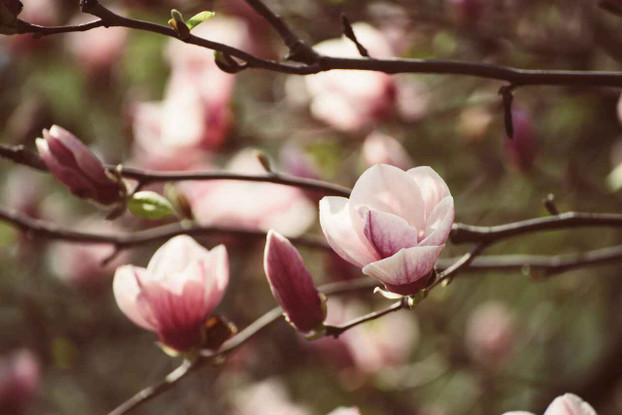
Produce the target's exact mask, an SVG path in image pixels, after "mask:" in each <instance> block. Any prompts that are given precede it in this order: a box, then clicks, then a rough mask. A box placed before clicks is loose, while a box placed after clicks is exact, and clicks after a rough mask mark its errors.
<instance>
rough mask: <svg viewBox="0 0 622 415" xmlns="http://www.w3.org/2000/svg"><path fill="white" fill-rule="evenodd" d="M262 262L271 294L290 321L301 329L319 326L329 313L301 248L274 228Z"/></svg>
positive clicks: (269, 233) (312, 328)
mask: <svg viewBox="0 0 622 415" xmlns="http://www.w3.org/2000/svg"><path fill="white" fill-rule="evenodd" d="M263 264H264V265H263V266H264V271H265V272H266V276H267V277H268V282H269V283H270V289H271V290H272V294H273V295H274V298H276V300H277V301H278V302H279V304H280V305H281V307H282V308H283V311H284V312H285V315H286V316H287V319H288V320H289V322H290V323H291V324H292V325H293V326H294V327H296V329H297V330H299V331H301V332H302V333H309V332H311V331H313V330H315V329H317V328H319V327H320V326H321V325H322V323H323V322H324V318H325V317H326V309H325V307H324V300H323V299H322V297H321V295H320V293H319V292H318V290H317V288H315V285H313V279H312V278H311V274H310V273H309V270H307V267H305V264H304V262H303V261H302V257H301V256H300V254H299V253H298V250H297V249H296V248H295V247H294V245H292V243H291V242H290V241H288V240H287V238H285V237H284V236H283V235H281V234H279V233H277V232H275V231H274V230H272V229H271V230H270V231H269V232H268V236H267V238H266V248H265V251H264V260H263Z"/></svg>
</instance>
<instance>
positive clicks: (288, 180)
mask: <svg viewBox="0 0 622 415" xmlns="http://www.w3.org/2000/svg"><path fill="white" fill-rule="evenodd" d="M0 157H2V158H6V159H8V160H11V161H13V162H15V163H18V164H23V165H25V166H29V167H32V168H35V169H38V170H42V171H46V170H47V167H46V166H45V164H44V163H43V160H42V159H41V157H40V156H39V155H38V154H37V153H35V152H33V151H30V150H28V149H26V148H24V147H23V146H10V145H4V144H0ZM106 168H107V169H108V170H109V171H110V172H111V173H114V174H119V175H120V176H121V177H124V178H126V179H132V180H137V181H138V182H139V184H140V186H141V187H142V186H145V185H147V184H150V183H161V182H175V181H177V182H179V181H198V180H238V181H247V182H267V183H275V184H282V185H286V186H294V187H298V188H301V189H304V190H311V191H315V192H320V193H322V194H325V195H336V196H346V197H347V196H349V195H350V189H348V188H347V187H344V186H340V185H338V184H334V183H329V182H324V181H321V180H314V179H307V178H304V177H296V176H290V175H288V174H282V173H275V172H271V173H266V174H239V173H231V172H223V171H190V172H186V171H183V172H159V171H150V170H143V169H138V168H133V167H124V166H119V165H111V164H109V165H107V166H106Z"/></svg>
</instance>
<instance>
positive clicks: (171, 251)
mask: <svg viewBox="0 0 622 415" xmlns="http://www.w3.org/2000/svg"><path fill="white" fill-rule="evenodd" d="M208 257H209V250H208V249H206V248H204V247H203V246H201V245H199V243H197V242H196V241H195V240H194V239H193V238H191V237H190V236H188V235H179V236H175V237H174V238H171V239H170V240H168V241H167V242H166V243H165V244H164V245H162V246H161V247H160V248H158V250H157V251H156V252H155V254H153V256H152V257H151V260H150V261H149V265H148V266H147V270H149V272H150V273H152V274H153V275H154V277H155V278H156V279H168V276H170V275H173V274H177V273H181V272H183V271H184V270H185V269H186V268H187V267H188V266H189V265H190V264H192V263H194V262H197V261H202V260H208Z"/></svg>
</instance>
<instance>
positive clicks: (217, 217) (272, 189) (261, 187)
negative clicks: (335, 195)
mask: <svg viewBox="0 0 622 415" xmlns="http://www.w3.org/2000/svg"><path fill="white" fill-rule="evenodd" d="M225 170H227V171H232V172H236V173H250V174H261V173H265V170H264V169H263V167H262V166H261V164H260V163H259V161H258V160H257V157H256V155H255V153H254V151H253V150H252V149H245V150H242V151H241V152H240V153H238V154H237V155H236V156H235V157H234V158H233V159H232V160H231V161H230V162H229V163H228V165H227V167H226V169H225ZM180 189H181V191H182V193H184V194H185V195H186V196H187V197H188V200H189V201H190V204H191V206H192V211H193V212H194V215H195V217H196V219H197V220H198V221H199V223H201V224H203V225H206V226H211V225H224V226H235V227H241V228H247V229H260V230H264V231H266V232H267V231H268V230H270V229H274V230H276V231H277V232H279V233H282V234H283V235H285V236H298V235H300V234H302V233H304V232H305V231H306V230H307V229H308V228H309V226H311V225H312V224H313V222H314V221H315V217H316V210H315V207H314V206H313V204H312V203H311V202H310V201H309V200H308V199H307V198H306V197H305V193H304V192H303V191H301V190H300V189H297V188H294V187H291V186H284V185H279V184H272V183H250V182H242V181H231V180H218V181H211V182H186V183H183V184H182V185H181V186H180Z"/></svg>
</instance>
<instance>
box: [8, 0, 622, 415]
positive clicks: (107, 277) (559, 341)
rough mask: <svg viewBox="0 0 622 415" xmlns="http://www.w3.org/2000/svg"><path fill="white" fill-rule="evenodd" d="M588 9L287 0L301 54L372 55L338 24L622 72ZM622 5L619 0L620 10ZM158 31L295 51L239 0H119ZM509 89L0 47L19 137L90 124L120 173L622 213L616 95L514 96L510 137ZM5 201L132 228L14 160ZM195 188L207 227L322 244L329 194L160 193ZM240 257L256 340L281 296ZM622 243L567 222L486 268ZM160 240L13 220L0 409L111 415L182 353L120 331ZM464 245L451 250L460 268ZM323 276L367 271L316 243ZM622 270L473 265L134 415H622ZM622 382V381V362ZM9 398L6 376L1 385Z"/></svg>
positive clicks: (469, 0) (105, 46) (430, 43)
mask: <svg viewBox="0 0 622 415" xmlns="http://www.w3.org/2000/svg"><path fill="white" fill-rule="evenodd" d="M23 2H24V11H23V12H22V14H21V15H20V18H21V19H22V20H25V21H27V22H30V23H36V24H41V25H60V24H74V23H77V22H84V21H88V20H92V17H88V16H83V15H81V14H80V12H79V7H78V2H77V1H68V0H62V1H61V0H23ZM596 3H597V2H596V1H582V0H555V1H545V0H526V1H525V0H524V1H516V0H489V1H483V0H443V1H437V0H421V1H416V0H395V1H366V0H313V1H303V0H272V1H267V4H269V5H270V6H271V7H272V8H273V9H274V10H276V11H278V12H279V13H280V14H281V15H282V16H283V17H285V18H286V19H287V21H288V22H290V23H291V25H292V26H293V27H294V29H295V30H296V31H297V32H298V33H300V34H301V35H302V36H303V37H304V39H306V40H307V41H309V43H311V44H314V45H315V44H317V45H318V46H317V48H318V50H320V51H322V52H323V53H326V54H329V55H335V56H357V52H356V49H355V47H354V45H353V44H352V43H351V42H349V41H347V40H344V39H343V38H342V37H341V21H340V14H341V13H345V14H346V15H347V16H348V17H349V19H350V20H351V21H352V22H353V24H354V31H355V33H356V34H357V36H358V38H359V40H360V41H361V43H363V44H364V45H365V46H366V47H367V49H368V50H369V52H370V55H371V56H372V57H377V58H382V57H392V56H400V57H411V58H424V59H456V60H462V61H469V62H486V63H492V64H503V65H508V66H515V67H520V68H532V69H574V70H610V71H616V70H618V71H619V70H620V69H621V68H622V30H620V29H621V28H622V18H620V16H616V15H615V14H613V13H610V12H608V11H605V10H604V9H602V8H599V7H598V6H597V4H596ZM611 3H616V2H615V1H612V2H611ZM103 4H104V5H105V6H107V7H110V8H112V9H113V10H115V11H116V12H118V13H120V14H123V15H127V16H132V17H135V18H141V19H145V20H149V21H153V22H159V23H162V24H166V22H167V20H168V19H169V18H170V9H171V8H176V9H179V10H180V11H181V12H182V13H184V15H185V16H187V17H189V16H192V15H193V14H194V13H197V12H199V11H202V10H213V11H215V12H216V17H214V18H213V19H211V20H209V21H207V22H205V23H203V24H202V25H200V26H199V27H197V28H196V29H195V30H194V31H193V33H195V34H197V35H199V36H203V37H206V38H208V39H210V40H216V41H221V42H223V43H226V44H228V45H232V46H235V47H238V48H240V49H243V50H246V51H249V52H252V53H254V54H256V55H258V56H261V57H266V58H274V59H276V58H278V57H280V56H283V54H284V53H285V52H286V50H285V49H284V47H283V45H282V44H281V41H280V39H279V38H278V37H277V36H276V35H275V33H274V32H273V31H272V30H271V28H270V27H269V26H267V25H266V23H265V22H263V21H262V20H261V19H259V18H258V17H257V16H256V15H255V14H254V13H253V12H252V10H251V9H249V8H248V6H246V4H245V3H244V1H243V0H228V1H224V0H222V1H202V2H199V1H182V0H179V1H158V2H156V1H151V0H126V1H123V2H108V1H106V2H105V3H103ZM500 86H502V83H500V82H497V81H488V80H483V79H478V78H471V77H458V76H437V75H398V76H389V75H386V74H382V73H371V72H369V73H365V72H345V73H344V72H338V71H337V72H330V73H325V74H320V75H314V76H309V77H297V76H290V75H283V74H277V73H272V72H267V71H263V70H247V71H242V72H240V73H239V74H237V75H228V74H225V73H223V72H222V71H220V70H219V69H218V68H217V67H216V66H215V64H214V55H213V53H212V52H211V51H209V50H205V49H200V48H197V47H193V46H189V45H185V44H183V43H181V42H179V41H176V40H174V39H170V38H166V37H163V36H160V35H156V34H152V33H145V32H138V31H130V30H126V29H122V28H110V29H104V28H98V29H96V30H92V31H88V32H84V33H72V34H64V35H57V36H49V37H44V38H41V39H33V38H32V36H30V35H19V36H1V37H0V91H1V93H0V131H1V136H0V137H1V138H0V142H2V144H23V145H24V146H26V147H27V148H31V149H34V140H35V138H37V137H39V136H41V130H42V129H43V128H49V127H50V126H51V125H52V124H58V125H60V126H62V127H64V128H66V129H68V130H69V131H71V132H73V133H74V134H75V135H76V136H77V137H79V138H80V139H81V140H82V141H84V142H85V143H88V144H89V146H90V147H91V148H92V149H93V151H94V152H95V153H96V154H98V155H99V156H100V157H101V158H102V159H103V160H105V161H106V162H108V163H123V164H124V165H127V166H135V167H142V168H146V169H151V170H161V171H164V170H196V169H200V170H229V171H238V172H249V173H252V172H261V171H262V170H261V166H260V165H259V163H258V162H257V159H256V157H255V155H254V153H253V152H252V149H261V150H262V151H263V152H265V153H266V154H267V155H269V156H270V158H271V159H272V162H273V165H274V169H275V170H278V171H282V172H286V173H290V174H294V175H298V176H303V177H310V178H318V179H322V180H327V181H331V182H336V183H339V184H342V185H345V186H352V185H353V184H354V182H355V181H356V179H357V178H358V176H359V175H360V174H361V173H362V172H363V171H364V170H365V168H367V167H368V166H370V165H373V164H375V163H390V164H394V165H396V166H398V167H400V168H403V169H407V168H410V167H414V166H418V165H429V166H432V167H433V168H434V169H435V170H436V171H437V172H438V173H439V174H440V175H441V176H442V177H443V178H444V179H445V181H446V182H447V184H448V185H449V188H450V189H451V192H452V194H453V196H454V198H455V201H456V221H458V222H463V223H468V224H473V225H494V224H502V223H506V222H511V221H515V220H522V219H527V218H533V217H538V216H544V215H547V212H546V210H545V208H544V206H543V204H542V200H543V198H544V197H545V196H546V195H547V194H549V193H553V194H554V195H555V197H556V201H557V205H558V208H559V209H560V210H561V211H567V210H577V211H591V212H620V211H621V208H622V193H620V189H622V101H620V91H619V90H616V89H607V88H565V87H549V86H543V87H524V88H519V89H517V90H516V91H515V98H514V107H513V120H514V128H515V137H514V139H513V140H512V141H510V140H508V139H507V138H506V135H505V131H504V123H503V108H502V105H501V100H500V98H499V96H498V95H497V92H498V90H499V87H500ZM0 186H1V187H0V191H1V193H2V206H3V207H8V208H11V209H17V210H19V211H20V212H22V213H25V214H27V215H29V216H32V217H35V218H39V219H43V220H46V221H50V222H54V223H57V224H59V225H62V226H66V227H69V228H73V229H80V230H83V231H93V232H132V231H135V230H139V229H146V228H149V227H153V226H157V225H161V224H163V223H164V222H162V221H160V222H155V223H154V222H148V221H144V220H138V219H136V218H132V217H131V216H130V215H129V214H126V215H124V216H122V217H121V218H119V219H117V220H116V221H114V222H109V221H105V220H104V218H105V212H102V211H101V210H99V209H98V208H97V207H95V206H94V205H93V204H91V203H88V202H86V201H83V200H80V199H77V198H75V197H73V196H72V195H71V194H70V193H69V192H68V191H67V189H66V188H65V187H63V186H62V185H61V184H60V183H58V182H57V181H55V180H54V179H53V178H52V177H51V176H50V175H48V174H43V173H40V172H37V171H34V170H30V169H27V168H25V167H20V166H16V165H15V164H12V163H10V162H8V161H6V160H2V161H0ZM151 189H152V190H156V191H158V192H162V193H163V194H165V195H167V196H169V197H171V198H173V199H175V198H178V197H179V195H183V196H185V197H186V198H187V200H188V201H189V203H190V206H191V208H192V212H193V214H194V217H195V218H196V220H197V221H198V222H199V223H201V224H204V225H211V224H218V225H232V226H245V227H250V228H254V229H263V230H267V229H269V228H276V229H277V230H279V231H280V232H282V233H283V234H285V235H287V236H299V235H303V234H304V235H317V236H321V230H320V228H319V224H318V221H317V202H318V200H319V198H320V197H321V195H318V194H313V193H307V192H303V191H300V190H298V189H295V188H286V187H280V186H277V185H270V184H253V183H244V182H229V183H219V182H209V183H207V182H204V183H199V184H197V183H179V184H176V185H174V184H167V185H165V186H153V187H151ZM200 241H201V242H202V243H203V244H204V245H205V246H207V247H212V246H214V245H216V244H218V243H226V244H227V248H228V250H229V253H230V256H231V275H232V278H231V280H232V281H231V284H230V286H229V288H228V291H227V294H226V297H225V299H224V301H223V302H222V303H221V305H220V306H219V309H218V312H219V313H220V314H222V315H225V316H226V317H227V318H229V319H230V320H232V321H234V322H235V323H236V324H237V325H238V327H240V328H243V327H245V326H246V325H247V324H249V323H250V322H252V321H253V320H255V319H256V318H257V317H259V316H260V315H261V314H263V313H264V312H266V311H268V310H269V309H271V308H272V307H274V306H275V305H276V303H275V301H274V299H273V297H272V295H271V293H270V291H269V287H268V284H267V283H266V280H265V276H264V274H263V267H262V254H263V246H264V241H263V240H258V239H248V240H243V239H240V238H234V237H226V236H221V237H211V238H203V239H201V240H200ZM621 242H622V235H621V234H620V232H619V231H617V232H616V231H615V230H608V229H602V228H600V229H596V230H594V229H592V230H583V229H575V230H570V231H556V232H549V233H544V234H538V235H529V236H524V237H521V238H515V239H512V240H510V241H507V242H503V243H500V244H498V245H495V247H493V248H492V249H490V250H489V252H488V253H490V254H550V255H555V254H564V253H575V252H580V251H585V250H590V249H597V248H601V247H606V246H612V245H616V244H620V243H621ZM157 247H158V244H155V243H154V244H147V245H144V246H141V247H139V248H135V249H131V250H127V251H123V252H122V254H121V255H119V256H118V257H117V258H116V259H115V260H114V261H113V263H111V264H109V265H108V266H106V267H102V266H101V260H102V259H103V258H105V257H106V256H107V255H109V254H110V252H111V250H112V248H111V247H109V246H85V245H79V244H66V243H60V242H54V243H50V242H47V241H45V240H40V239H36V238H29V237H28V236H25V235H23V234H21V233H20V232H18V231H16V230H15V229H13V228H12V227H10V226H8V225H7V224H4V223H3V224H0V354H1V355H2V358H1V359H2V360H1V361H0V401H2V399H5V400H6V399H14V400H16V401H15V402H14V405H13V407H14V410H15V413H26V414H35V413H36V414H101V413H106V412H108V411H110V410H111V409H112V408H114V407H115V406H116V405H118V404H120V403H121V402H122V401H124V400H125V399H127V398H129V397H130V396H131V395H132V394H134V393H135V392H137V391H138V390H140V389H141V388H143V387H145V386H147V385H149V384H151V383H154V382H157V381H159V380H161V379H162V378H163V376H164V375H165V374H166V373H168V372H169V371H171V370H172V369H174V368H175V367H176V366H177V365H178V364H179V361H176V360H174V359H171V358H170V357H168V356H166V355H165V354H164V353H162V352H161V350H159V348H158V347H156V345H155V336H153V334H152V333H149V332H145V331H143V330H141V329H139V328H138V327H136V326H134V325H133V324H132V323H131V322H129V321H128V320H127V319H126V318H125V317H124V316H123V315H122V313H121V312H120V311H119V310H118V308H117V306H116V303H115V301H114V298H113V296H112V290H111V281H112V275H113V273H114V269H115V266H117V265H120V264H123V263H133V264H136V265H139V266H145V265H146V263H147V261H148V259H149V258H150V257H151V255H152V254H153V252H154V251H155V250H156V249H157ZM466 248H467V247H462V246H452V245H451V244H448V245H447V248H446V249H445V251H444V254H443V256H444V257H452V256H455V255H459V254H461V253H463V252H465V249H466ZM301 253H302V255H303V257H304V259H305V262H306V264H307V265H308V266H309V268H310V269H311V271H312V274H313V276H314V279H315V282H316V283H317V284H321V283H325V282H330V281H337V280H342V279H354V278H359V277H360V276H361V274H360V272H359V271H358V270H357V269H354V268H351V267H350V266H349V265H347V264H345V263H344V262H342V261H341V260H340V259H338V258H337V257H336V256H332V255H329V254H327V253H324V252H319V251H313V250H310V249H302V250H301ZM621 277H622V272H621V268H620V266H619V265H609V266H600V267H594V268H584V269H579V270H574V271H572V272H567V273H564V274H562V275H558V276H555V277H553V278H545V277H544V276H543V275H539V274H538V273H536V272H532V271H531V270H530V269H528V268H525V269H523V270H522V271H521V272H517V273H507V272H504V273H495V272H490V273H469V274H461V275H459V277H458V278H457V279H456V280H455V282H454V283H452V284H451V285H450V286H449V287H447V288H446V289H441V290H435V291H434V292H433V293H432V294H431V296H430V297H429V298H428V299H427V300H426V301H424V302H423V303H422V304H421V305H420V306H419V307H417V309H416V310H414V311H412V312H408V311H401V312H399V313H396V314H392V315H390V316H388V317H385V318H383V319H380V320H378V321H375V322H373V323H369V324H366V325H363V326H360V327H357V328H356V329H353V330H351V331H350V332H348V333H346V334H345V335H343V336H342V337H341V338H340V339H339V340H329V339H324V340H320V341H315V342H308V341H305V340H304V339H302V337H300V336H299V335H298V334H297V333H296V332H295V331H294V330H292V329H291V328H290V327H289V326H288V325H287V324H286V323H285V322H282V321H281V322H279V323H277V324H274V325H273V326H271V327H270V328H269V329H267V330H265V331H263V332H262V333H260V334H259V335H258V336H256V338H255V339H254V340H253V341H251V342H250V343H248V344H246V345H245V346H243V347H242V348H241V349H240V350H239V351H238V352H237V353H235V354H234V355H232V356H231V357H230V358H229V359H228V360H227V362H226V363H225V364H223V365H220V366H217V367H208V368H204V369H202V370H201V371H199V373H196V374H194V375H192V376H190V377H189V378H187V379H185V380H184V381H182V382H181V383H180V384H179V385H178V386H177V387H175V388H174V389H173V390H171V391H169V392H166V393H165V394H163V395H161V396H159V397H157V398H156V399H154V400H153V401H151V402H149V403H147V404H145V405H144V406H142V407H140V408H138V409H137V410H136V411H135V412H134V413H136V414H150V413H165V414H168V413H176V414H206V413H209V414H211V415H214V414H305V415H306V414H309V415H312V414H326V413H328V412H329V411H331V410H332V409H333V408H335V407H337V406H358V407H359V408H360V409H361V412H362V413H363V414H366V415H367V414H369V415H373V414H417V415H459V414H500V413H502V412H503V411H509V410H518V409H523V410H531V411H534V412H538V411H539V412H538V413H541V412H542V411H543V409H544V408H545V407H546V405H547V404H548V403H549V402H550V401H551V400H552V398H553V397H555V396H557V395H559V394H560V393H562V392H573V393H576V394H578V395H580V396H581V397H583V398H584V399H585V400H586V401H588V402H590V403H591V404H592V405H593V406H594V407H595V408H596V409H597V410H598V411H599V414H601V415H607V414H619V413H622V398H621V397H622V371H621V370H619V369H620V368H622V314H621V313H620V304H622V303H621V299H622V298H621V296H622V294H621V293H622V278H621ZM385 305H386V300H383V299H381V298H380V297H379V296H377V295H371V293H370V292H364V293H359V294H356V295H349V296H342V297H339V298H336V297H335V298H330V299H329V301H328V309H329V317H328V321H329V322H335V323H338V322H340V321H344V320H346V319H348V318H352V317H355V316H358V315H360V314H362V313H366V312H368V311H370V310H372V309H378V308H380V307H383V306H385ZM616 368H617V370H616ZM5 385H6V387H5Z"/></svg>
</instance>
